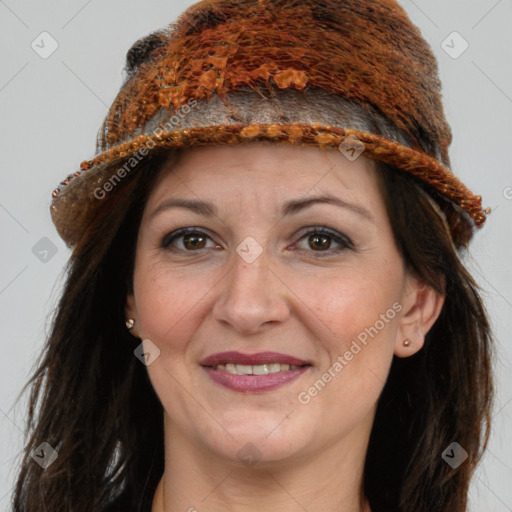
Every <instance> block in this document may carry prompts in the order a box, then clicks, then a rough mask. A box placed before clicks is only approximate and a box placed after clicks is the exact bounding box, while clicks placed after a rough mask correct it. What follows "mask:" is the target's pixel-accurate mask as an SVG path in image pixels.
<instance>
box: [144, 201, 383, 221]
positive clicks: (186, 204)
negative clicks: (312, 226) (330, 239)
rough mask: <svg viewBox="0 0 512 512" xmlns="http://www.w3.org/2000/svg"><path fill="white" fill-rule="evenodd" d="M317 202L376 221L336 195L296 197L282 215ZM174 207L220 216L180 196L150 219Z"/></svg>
mask: <svg viewBox="0 0 512 512" xmlns="http://www.w3.org/2000/svg"><path fill="white" fill-rule="evenodd" d="M315 204H330V205H333V206H338V207H340V208H345V209H347V210H349V211H352V212H353V213H356V214H358V215H360V216H361V217H364V218H366V219H367V220H369V221H370V222H373V223H375V219H374V218H373V216H372V214H371V213H370V212H369V211H368V210H366V209H365V208H363V207H362V206H359V205H356V204H352V203H349V202H347V201H345V200H343V199H340V198H339V197H334V196H328V195H324V196H313V197H308V198H307V199H295V200H292V201H288V202H286V203H285V204H284V206H283V208H282V215H283V217H286V216H288V215H294V214H296V213H298V212H300V211H302V210H305V209H306V208H309V207H311V206H313V205H315ZM172 208H185V209H188V210H191V211H193V212H194V213H197V214H198V215H202V216H204V217H211V216H213V215H215V216H217V217H219V212H218V210H217V208H216V207H215V206H214V205H213V204H211V203H207V202H204V201H193V200H190V199H178V198H172V199H167V200H166V201H163V202H162V203H160V204H159V205H158V206H157V207H156V208H155V209H154V210H153V211H152V212H151V213H150V215H149V219H150V220H151V219H153V218H154V217H155V216H156V215H158V214H159V213H161V212H163V211H165V210H170V209H172Z"/></svg>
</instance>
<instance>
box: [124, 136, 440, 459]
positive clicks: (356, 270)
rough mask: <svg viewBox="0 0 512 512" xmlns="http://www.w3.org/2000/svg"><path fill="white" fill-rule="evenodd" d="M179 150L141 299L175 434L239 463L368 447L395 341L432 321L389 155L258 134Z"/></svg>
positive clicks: (153, 372)
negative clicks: (388, 206)
mask: <svg viewBox="0 0 512 512" xmlns="http://www.w3.org/2000/svg"><path fill="white" fill-rule="evenodd" d="M171 163H172V162H171V161H169V162H168V163H167V165H166V167H165V168H164V172H163V173H162V174H161V176H160V178H159V181H158V182H157V184H156V186H155V187H154V189H153V190H152V193H151V194H150V197H149V199H148V201H147V204H146V207H145V211H144V214H143V218H142V223H141V226H140V231H139V236H138V240H137V250H136V261H135V270H134V294H133V295H130V296H129V297H128V301H127V309H126V314H127V317H128V318H134V319H135V328H134V332H136V334H137V335H138V336H140V337H141V338H142V339H144V340H146V341H144V349H145V351H146V352H147V353H149V354H150V356H149V359H148V364H147V371H148V372H149V377H150V379H151V382H152V384H153V386H154V389H155V391H156V393H157V394H158V396H159V399H160V401H161V403H162V405H163V408H164V411H165V419H166V429H167V431H168V433H169V432H170V433H171V436H172V437H173V438H174V439H180V440H181V441H180V442H181V443H182V445H187V443H188V445H189V446H193V447H194V449H196V450H200V451H201V452H204V453H208V455H209V456H212V455H216V456H220V457H222V458H225V459H229V460H232V461H234V460H237V459H238V460H249V459H250V460H255V459H257V460H259V461H261V462H264V461H278V460H280V461H286V460H288V461H292V460H293V461H297V460H300V459H301V458H308V457H311V456H312V455H313V454H318V453H321V452H322V451H324V452H325V451H327V450H329V449H331V448H332V447H333V446H340V447H341V446H344V447H345V449H346V448H347V447H348V448H349V449H355V448H354V447H358V446H359V447H362V446H364V444H365V443H366V441H367V438H368V436H369V432H370V429H371V425H372V422H373V417H374V412H375V407H376V402H377V399H378V397H379V395H380V393H381V391H382V388H383V386H384V384H385V381H386V378H387V375H388V372H389V368H390V364H391V361H392V358H393V354H396V355H398V356H400V357H405V356H407V355H412V354H413V353H414V352H416V351H417V350H419V349H420V348H421V343H422V334H424V332H420V331H421V330H422V328H425V319H424V318H423V322H424V323H423V324H421V322H420V321H418V318H419V314H418V313H417V310H418V306H417V304H416V303H417V302H418V297H419V293H421V292H418V291H417V290H420V289H421V287H420V283H418V282H417V281H416V280H415V279H413V278H412V277H411V276H409V275H408V274H407V273H406V271H405V269H404V264H403V261H402V259H401V257H400V255H399V253H398V250H397V248H396V246H395V243H394V239H393V234H392V229H391V226H390V223H389V220H388V217H387V214H386V210H385V206H384V201H383V198H382V197H381V194H380V192H379V182H378V180H377V175H376V170H375V169H374V167H373V162H372V161H371V160H368V159H366V158H365V157H363V156H361V157H359V158H358V159H356V160H355V161H350V160H349V159H347V158H345V156H344V155H342V154H341V153H340V152H337V151H324V150H321V149H320V148H317V147H297V146H292V145H288V144H282V145H279V144H276V145H272V144H270V145H269V144H265V143H249V144H241V145H229V146H214V147H203V148H197V149H193V150H188V151H185V152H184V153H183V155H182V158H181V159H180V160H179V162H178V163H177V165H174V166H173V165H171ZM166 171H167V172H166ZM183 229H186V230H187V232H186V233H184V232H183V231H182V230H183ZM415 304H416V306H415ZM427 320H429V319H427ZM429 321H430V320H429ZM431 323H433V319H431V321H430V324H431ZM430 324H429V325H430ZM423 330H425V329H423ZM426 330H428V326H427V328H426ZM405 338H410V339H411V340H412V344H411V346H410V347H404V346H403V340H404V339H405ZM148 340H150V341H148Z"/></svg>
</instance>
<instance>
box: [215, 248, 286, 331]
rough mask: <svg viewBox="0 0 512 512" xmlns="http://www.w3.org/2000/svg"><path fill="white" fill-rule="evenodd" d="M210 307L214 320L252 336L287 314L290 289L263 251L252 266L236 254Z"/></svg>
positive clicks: (282, 320) (281, 320)
mask: <svg viewBox="0 0 512 512" xmlns="http://www.w3.org/2000/svg"><path fill="white" fill-rule="evenodd" d="M231 260H232V262H230V264H231V268H230V270H229V271H228V274H227V275H226V276H225V277H224V279H223V280H222V284H221V285H220V286H221V290H220V292H219V296H218V298H217V300H216V302H215V305H214V307H213V314H214V318H215V319H216V320H217V321H218V322H221V323H223V324H224V325H225V326H230V328H232V329H233V330H235V331H236V332H237V333H239V334H245V335H248V334H254V333H257V332H258V331H260V330H262V329H263V328H264V326H265V325H267V324H269V325H270V324H277V323H280V322H284V321H285V320H286V319H287V318H288V316H289V314H290V305H289V297H290V290H289V288H287V286H286V284H285V283H284V282H283V279H282V278H280V277H279V275H278V271H276V270H275V269H274V268H271V266H270V263H271V262H270V261H269V258H268V256H267V253H266V251H265V250H264V251H263V252H262V253H261V254H260V255H259V256H258V257H257V258H256V260H254V261H253V262H252V263H248V262H247V261H245V260H244V259H243V258H242V257H240V256H239V255H238V253H235V254H234V255H233V258H232V259H231Z"/></svg>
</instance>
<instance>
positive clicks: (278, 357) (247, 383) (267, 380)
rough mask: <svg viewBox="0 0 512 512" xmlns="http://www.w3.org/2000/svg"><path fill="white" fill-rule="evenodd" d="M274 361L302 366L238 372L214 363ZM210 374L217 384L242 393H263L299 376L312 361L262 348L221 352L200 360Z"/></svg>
mask: <svg viewBox="0 0 512 512" xmlns="http://www.w3.org/2000/svg"><path fill="white" fill-rule="evenodd" d="M228 363H232V364H245V365H258V364H271V363H281V364H289V365H290V366H291V365H294V366H299V368H297V369H295V370H288V371H283V372H276V373H269V374H267V375H238V374H233V373H229V372H227V371H225V370H217V369H215V368H214V367H215V366H217V365H219V364H228ZM199 364H200V365H201V366H202V367H203V369H204V370H205V372H206V373H207V374H208V376H209V377H210V378H211V379H212V380H213V381H214V382H215V383H217V384H220V385H221V386H223V387H225V388H228V389H231V390H232V391H237V392H239V393H246V394H247V393H261V392H265V391H272V390H274V389H278V388H280V387H282V386H285V385H286V384H289V383H291V382H293V381H294V380H296V379H298V378H299V377H300V376H301V375H303V374H304V373H305V372H307V371H308V370H309V369H310V368H311V366H312V365H311V363H309V362H308V361H305V360H304V359H299V358H297V357H293V356H290V355H288V354H280V353H279V352H259V353H257V354H242V353H241V352H233V351H231V352H219V353H217V354H213V355H211V356H208V357H207V358H205V359H203V360H202V361H201V362H200V363H199Z"/></svg>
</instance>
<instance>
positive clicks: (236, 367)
mask: <svg viewBox="0 0 512 512" xmlns="http://www.w3.org/2000/svg"><path fill="white" fill-rule="evenodd" d="M304 366H306V365H304ZM307 366H309V365H307ZM210 368H213V369H214V370H225V371H226V372H228V373H232V374H236V375H268V374H269V373H278V372H289V371H290V370H292V371H293V370H298V369H299V368H302V366H297V365H294V364H284V363H270V364H234V363H227V364H217V365H215V366H212V367H210Z"/></svg>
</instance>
